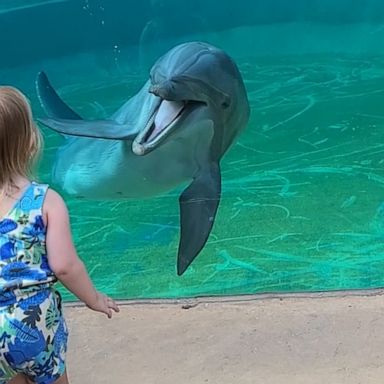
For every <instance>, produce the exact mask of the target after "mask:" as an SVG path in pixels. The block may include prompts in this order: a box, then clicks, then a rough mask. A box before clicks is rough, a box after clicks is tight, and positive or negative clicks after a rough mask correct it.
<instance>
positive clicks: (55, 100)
mask: <svg viewBox="0 0 384 384" xmlns="http://www.w3.org/2000/svg"><path fill="white" fill-rule="evenodd" d="M36 87H37V93H38V97H39V99H40V102H41V104H42V106H43V108H44V110H45V112H46V113H47V115H48V116H49V117H48V118H45V119H41V120H40V121H41V122H42V123H43V124H44V125H46V126H47V127H49V128H52V129H54V130H56V131H58V132H61V133H62V134H64V135H69V136H77V137H69V138H68V140H67V141H66V143H65V144H64V145H63V146H62V147H61V148H60V149H59V151H58V156H57V160H56V164H55V167H54V170H53V181H54V182H55V183H56V184H58V185H59V186H60V187H61V188H62V189H64V190H65V191H66V192H67V193H69V194H72V195H80V196H83V197H87V198H99V199H111V198H143V197H148V196H154V195H158V194H161V193H163V192H166V191H169V190H171V189H173V188H175V187H176V186H178V185H180V184H185V183H188V184H189V185H188V186H187V187H186V188H185V189H184V191H183V193H182V194H181V196H180V198H179V204H180V216H181V222H180V224H181V236H180V243H179V251H178V261H177V273H178V275H182V274H183V273H184V272H185V270H186V269H187V268H188V266H189V265H190V264H191V262H192V261H193V260H194V258H195V257H196V256H197V255H198V254H199V252H200V251H201V249H202V248H203V247H204V245H205V243H206V241H207V239H208V236H209V234H210V231H211V229H212V226H213V223H214V219H215V215H216V211H217V207H218V204H219V201H220V194H221V174H220V164H219V163H220V159H221V158H222V156H223V155H224V153H225V152H226V150H227V149H228V148H229V146H230V145H231V144H232V143H233V141H234V140H235V138H236V137H237V136H238V135H239V133H240V132H241V131H242V130H243V129H244V128H245V126H246V124H247V122H248V119H249V104H248V100H247V94H246V91H245V87H244V84H243V81H242V78H241V75H240V73H239V70H238V68H237V66H236V64H235V63H234V62H233V61H232V59H231V58H230V57H229V56H228V55H227V54H226V53H225V52H223V51H222V50H219V49H218V48H215V47H213V46H211V45H208V44H206V43H201V42H190V43H185V44H181V45H179V46H176V47H175V48H173V49H172V50H170V51H169V52H168V53H166V54H165V55H164V56H163V57H161V58H160V59H159V60H158V61H157V62H156V63H155V65H154V66H153V67H152V69H151V72H150V80H149V81H147V83H146V84H145V85H144V87H143V88H142V89H141V90H140V91H139V92H138V93H137V94H136V95H135V96H133V97H132V98H131V99H129V100H128V101H127V102H126V103H125V104H124V105H123V106H122V107H121V108H120V109H119V110H118V111H117V112H116V113H115V114H114V115H112V116H111V118H110V119H109V120H103V121H100V120H99V121H89V120H82V118H81V117H80V116H79V115H78V114H77V113H76V112H75V111H73V110H72V109H71V108H69V107H68V106H67V105H66V104H65V103H64V102H63V101H62V100H61V99H60V98H59V96H58V95H57V93H56V92H55V90H54V89H53V88H52V86H51V84H50V83H49V81H48V78H47V77H46V75H45V74H44V73H42V72H41V73H39V75H38V77H37V81H36ZM81 136H83V137H81ZM96 138H102V139H108V140H97V139H96Z"/></svg>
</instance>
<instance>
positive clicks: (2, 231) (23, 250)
mask: <svg viewBox="0 0 384 384" xmlns="http://www.w3.org/2000/svg"><path fill="white" fill-rule="evenodd" d="M47 190H48V185H44V184H37V183H35V182H32V183H31V184H30V185H29V186H28V187H27V189H26V190H25V192H24V193H23V195H22V196H21V197H20V198H19V200H18V201H17V202H16V204H15V205H14V206H13V208H12V209H11V210H10V211H9V212H8V214H6V216H4V217H3V218H2V219H0V301H1V298H2V297H3V299H4V298H6V297H8V298H10V297H9V294H10V293H11V296H14V294H12V292H15V291H16V290H17V291H18V290H23V289H24V288H26V289H28V288H31V287H36V286H37V287H39V286H41V287H45V288H46V287H47V286H48V287H49V286H50V285H52V284H53V283H54V282H55V281H56V277H55V275H54V273H53V272H52V270H51V268H50V267H49V265H48V258H47V250H46V227H45V225H44V222H43V214H42V208H43V203H44V199H45V196H46V193H47ZM7 293H8V294H7Z"/></svg>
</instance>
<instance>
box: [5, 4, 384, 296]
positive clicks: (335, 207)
mask: <svg viewBox="0 0 384 384" xmlns="http://www.w3.org/2000/svg"><path fill="white" fill-rule="evenodd" d="M160 3H163V5H162V6H161V4H160ZM351 3H353V6H351ZM383 8H384V5H383V4H382V3H381V2H380V1H357V0H356V1H353V2H351V1H333V2H332V1H324V0H323V1H314V0H313V1H310V0H308V1H298V0H297V1H292V2H287V1H277V0H275V1H269V2H268V4H266V2H265V1H257V0H256V1H245V0H240V1H237V2H228V1H216V0H211V1H207V2H202V1H201V2H200V1H197V2H193V3H191V2H184V1H171V0H169V1H167V0H164V1H163V2H157V4H153V3H152V8H151V2H149V1H141V2H133V1H117V0H112V1H106V0H105V1H103V0H95V1H21V0H20V1H3V2H2V3H1V6H0V43H1V46H2V60H1V62H0V76H1V83H2V84H12V85H15V86H18V87H19V88H21V89H22V90H23V91H24V92H25V93H26V94H27V95H28V96H29V98H30V100H31V102H32V105H33V109H34V112H35V114H36V116H43V115H44V113H43V111H42V109H41V107H40V105H39V102H38V100H37V97H36V93H35V90H34V80H35V77H36V74H37V72H38V71H40V70H42V69H43V70H45V71H46V72H47V73H48V75H49V77H50V79H51V81H52V83H53V84H54V86H55V88H56V89H57V90H58V92H59V94H60V95H61V96H62V97H63V98H64V99H65V100H66V101H67V102H68V103H69V104H70V105H71V106H72V107H74V108H75V109H76V111H78V112H79V113H80V114H81V115H83V116H87V118H106V117H108V116H109V115H110V114H111V113H113V112H114V111H115V110H116V109H117V108H118V107H119V106H120V105H121V104H122V102H124V101H125V100H127V98H129V97H130V96H132V95H133V94H134V93H135V92H137V91H138V89H140V87H141V86H142V85H143V83H144V82H145V81H146V79H147V78H148V68H149V67H150V66H151V65H152V63H153V61H154V60H155V59H156V58H157V57H159V55H161V54H162V53H164V52H165V51H167V50H168V49H169V48H171V47H173V46H174V45H175V44H177V43H180V42H184V41H191V40H204V41H207V42H210V43H212V44H214V45H217V46H219V47H220V48H222V49H224V50H225V51H227V52H228V53H229V54H230V55H231V56H232V57H233V58H234V59H235V61H236V63H237V64H238V66H239V69H240V71H241V73H242V76H243V78H244V81H245V85H246V88H247V92H248V97H249V101H250V106H251V111H252V112H251V119H250V122H249V124H248V126H247V128H246V130H245V132H244V133H243V134H242V135H241V137H240V138H239V140H238V141H237V143H236V144H235V145H234V146H233V148H232V149H231V150H230V151H229V152H228V153H227V154H226V155H225V157H224V158H223V161H222V179H223V194H222V200H221V204H220V207H219V211H218V215H217V218H216V221H215V226H214V228H213V231H212V233H211V236H210V238H209V240H208V242H207V244H206V246H205V248H204V250H203V252H202V253H201V254H200V255H199V257H198V258H197V259H196V261H195V262H194V263H193V264H192V266H191V267H190V268H189V269H188V271H187V272H186V273H185V274H184V275H183V276H182V277H178V276H177V275H176V270H175V262H176V255H177V247H178V241H179V210H178V196H179V194H180V190H181V189H182V188H179V189H177V190H175V191H172V192H170V193H168V194H164V195H161V196H158V197H155V198H151V199H146V200H141V199H136V200H126V201H125V200H121V201H88V200H86V199H81V200H79V199H75V198H73V197H71V196H66V199H67V201H68V205H69V208H70V212H71V217H72V228H73V233H74V238H75V242H76V245H77V249H78V251H79V254H80V256H81V257H82V259H83V260H84V261H85V263H86V265H87V267H88V269H89V271H90V274H91V277H92V278H93V280H94V281H95V283H96V285H97V286H98V287H99V288H101V289H103V290H104V291H105V292H107V293H109V294H111V295H112V296H114V297H118V298H165V297H191V296H198V295H224V294H225V295H233V294H246V293H260V292H297V291H327V290H337V289H362V288H364V289H365V288H377V287H382V286H383V285H384V278H383V273H382V271H383V269H384V246H383V238H384V221H383V220H384V213H383V211H384V209H383V205H384V193H383V192H384V172H383V165H384V156H383V149H384V144H383V128H384V114H383V107H382V106H383V104H384V94H383V93H384V91H383V89H384V69H383V68H384V55H383V53H384V12H383ZM41 128H42V130H43V133H44V136H45V149H44V156H43V161H42V163H41V166H40V168H39V172H38V174H39V177H40V179H41V180H43V181H45V182H50V181H51V170H52V166H53V163H54V159H55V156H56V152H57V149H58V147H59V146H60V145H61V143H62V140H63V139H62V138H61V137H60V136H59V135H58V134H57V133H55V132H53V131H50V130H48V129H46V128H44V127H41ZM65 298H66V299H72V297H71V296H69V295H67V294H66V296H65Z"/></svg>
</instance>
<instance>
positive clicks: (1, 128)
mask: <svg viewBox="0 0 384 384" xmlns="http://www.w3.org/2000/svg"><path fill="white" fill-rule="evenodd" d="M41 146H42V137H41V134H40V131H39V129H38V127H37V126H36V124H35V123H34V121H33V116H32V110H31V107H30V104H29V101H28V99H27V98H26V97H25V96H24V95H23V94H22V93H21V92H20V91H19V90H18V89H16V88H14V87H8V86H3V87H0V189H1V190H2V191H7V190H8V189H9V188H14V187H16V188H17V186H16V185H15V178H17V177H19V176H22V177H29V176H30V173H31V171H32V167H33V165H34V162H35V160H36V158H37V156H38V155H39V153H40V149H41Z"/></svg>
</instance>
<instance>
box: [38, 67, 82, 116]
mask: <svg viewBox="0 0 384 384" xmlns="http://www.w3.org/2000/svg"><path fill="white" fill-rule="evenodd" d="M36 91H37V97H38V98H39V101H40V104H41V106H42V107H43V109H44V111H45V113H46V114H47V115H48V116H49V117H50V118H56V119H70V120H82V117H81V116H80V115H79V114H78V113H76V112H75V111H74V110H73V109H72V108H71V107H69V106H68V105H67V104H66V103H65V102H64V101H63V100H62V99H61V98H60V96H59V95H58V94H57V92H56V91H55V90H54V88H53V87H52V85H51V83H50V82H49V80H48V77H47V75H46V74H45V72H39V73H38V75H37V78H36Z"/></svg>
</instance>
